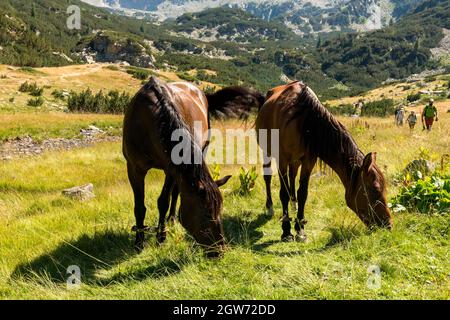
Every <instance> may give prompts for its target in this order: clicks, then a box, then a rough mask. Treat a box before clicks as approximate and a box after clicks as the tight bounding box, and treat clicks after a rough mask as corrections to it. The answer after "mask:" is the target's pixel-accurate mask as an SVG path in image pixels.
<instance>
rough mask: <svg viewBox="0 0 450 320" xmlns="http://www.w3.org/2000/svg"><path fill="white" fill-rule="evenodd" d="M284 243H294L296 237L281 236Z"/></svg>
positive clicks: (290, 235) (289, 235)
mask: <svg viewBox="0 0 450 320" xmlns="http://www.w3.org/2000/svg"><path fill="white" fill-rule="evenodd" d="M281 241H282V242H292V241H294V236H293V235H292V234H288V235H287V236H284V235H283V236H281Z"/></svg>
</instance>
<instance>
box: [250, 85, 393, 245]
mask: <svg viewBox="0 0 450 320" xmlns="http://www.w3.org/2000/svg"><path fill="white" fill-rule="evenodd" d="M256 129H257V130H260V129H268V130H269V129H278V130H279V137H280V141H279V159H276V160H277V163H278V169H279V176H280V184H281V190H280V198H281V203H282V206H283V218H282V229H283V235H282V240H283V241H292V240H293V239H294V237H293V235H292V234H291V223H290V219H289V212H288V204H289V200H291V201H293V202H294V203H295V202H296V201H297V199H298V209H297V219H296V220H295V230H296V232H297V234H296V237H295V239H296V240H297V241H305V240H306V233H305V231H304V226H305V224H306V220H305V218H304V210H305V202H306V198H307V195H308V184H309V177H310V175H311V172H312V170H313V168H314V165H315V164H316V161H317V159H321V160H323V161H324V162H325V163H326V164H327V165H329V166H330V167H331V168H332V169H333V170H334V171H335V172H336V173H337V174H338V175H339V177H340V179H341V181H342V183H343V185H344V186H345V200H346V203H347V206H348V207H349V208H350V209H352V210H353V211H354V212H355V213H356V214H357V215H358V217H359V218H360V219H361V220H362V221H363V222H364V223H365V224H366V225H367V226H368V227H372V226H380V227H387V228H391V226H392V217H391V213H390V211H389V208H388V206H387V203H386V185H385V180H384V177H383V174H382V173H381V171H380V169H379V168H378V166H377V165H376V154H375V153H369V154H368V155H366V156H364V154H363V153H362V152H361V150H360V149H359V148H358V146H357V145H356V143H355V141H354V140H353V139H352V137H351V136H350V133H349V132H348V131H347V130H346V129H345V127H344V126H343V125H342V124H341V123H340V122H339V121H337V120H336V119H335V118H334V117H333V116H332V115H331V113H330V112H329V111H328V110H327V109H326V108H325V107H324V106H323V105H322V104H321V103H320V102H319V100H318V99H317V97H316V95H315V94H314V92H313V91H312V90H311V89H310V88H308V87H307V86H306V85H305V84H303V83H302V82H299V81H295V82H292V83H290V84H287V85H283V86H279V87H276V88H274V89H272V90H271V91H269V93H268V95H267V99H266V102H265V104H264V105H263V106H262V108H261V109H260V111H259V114H258V117H257V119H256ZM268 141H271V138H270V130H269V137H268ZM260 145H267V143H260ZM266 149H267V150H264V151H265V153H266V154H267V155H268V156H269V157H271V150H270V146H269V147H267V148H266ZM300 165H301V172H300V181H299V183H300V186H299V189H298V191H297V194H295V179H296V176H297V172H298V169H299V167H300ZM264 167H265V168H266V169H267V170H269V172H270V169H269V167H270V163H268V164H265V165H264ZM288 170H289V174H288ZM264 180H265V183H266V192H267V202H266V207H267V209H268V210H271V211H273V208H272V196H271V190H270V183H271V175H265V176H264Z"/></svg>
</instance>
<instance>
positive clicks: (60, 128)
mask: <svg viewBox="0 0 450 320" xmlns="http://www.w3.org/2000/svg"><path fill="white" fill-rule="evenodd" d="M90 125H94V126H96V127H98V128H100V129H102V130H104V131H106V132H107V133H108V134H112V135H120V134H121V132H122V117H121V116H115V115H102V114H99V115H97V114H96V115H93V114H65V113H57V112H36V113H29V112H19V113H15V114H2V116H1V117H0V142H2V141H5V140H7V139H14V138H16V137H24V136H30V137H31V138H33V139H35V140H38V141H42V140H45V139H49V138H75V137H78V136H79V134H80V130H81V129H86V128H87V127H88V126H90Z"/></svg>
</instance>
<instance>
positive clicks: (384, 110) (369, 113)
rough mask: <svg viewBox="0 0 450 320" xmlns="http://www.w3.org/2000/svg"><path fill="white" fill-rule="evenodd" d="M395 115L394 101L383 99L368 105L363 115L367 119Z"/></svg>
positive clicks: (362, 112)
mask: <svg viewBox="0 0 450 320" xmlns="http://www.w3.org/2000/svg"><path fill="white" fill-rule="evenodd" d="M394 113H395V107H394V100H393V99H382V100H377V101H372V102H368V103H366V105H365V106H364V107H363V108H362V111H361V115H362V116H366V117H387V116H390V115H393V114H394Z"/></svg>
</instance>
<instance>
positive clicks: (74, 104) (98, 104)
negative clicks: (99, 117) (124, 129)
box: [67, 89, 132, 114]
mask: <svg viewBox="0 0 450 320" xmlns="http://www.w3.org/2000/svg"><path fill="white" fill-rule="evenodd" d="M131 99H132V97H131V96H130V95H129V94H128V93H126V92H123V93H119V91H117V90H113V91H109V92H108V93H106V94H104V93H103V91H100V92H98V93H97V94H94V93H93V92H92V91H91V90H90V89H86V90H85V91H82V92H80V93H76V92H71V93H70V95H69V98H68V99H67V109H68V110H69V111H70V112H78V113H111V114H121V113H124V111H125V109H126V107H127V106H128V105H129V104H130V102H131Z"/></svg>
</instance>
